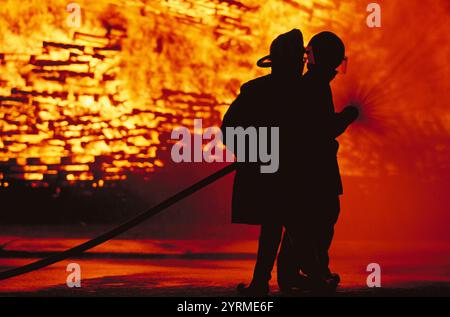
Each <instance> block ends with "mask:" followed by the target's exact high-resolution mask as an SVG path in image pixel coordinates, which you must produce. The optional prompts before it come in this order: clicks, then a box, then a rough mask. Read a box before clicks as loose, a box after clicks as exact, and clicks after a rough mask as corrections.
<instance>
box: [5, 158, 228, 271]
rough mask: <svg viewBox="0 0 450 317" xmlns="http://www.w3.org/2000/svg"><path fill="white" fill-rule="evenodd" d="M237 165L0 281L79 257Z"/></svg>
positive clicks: (27, 265)
mask: <svg viewBox="0 0 450 317" xmlns="http://www.w3.org/2000/svg"><path fill="white" fill-rule="evenodd" d="M236 166H237V164H236V163H232V164H230V165H227V166H226V167H224V168H222V169H220V170H219V171H217V172H215V173H213V174H211V175H209V176H208V177H205V178H203V179H202V180H200V181H198V182H197V183H195V184H193V185H191V186H189V187H187V188H185V189H183V190H182V191H180V192H178V193H176V194H175V195H173V196H171V197H169V198H167V199H166V200H164V201H162V202H160V203H159V204H157V205H156V206H154V207H152V208H150V209H149V210H147V211H144V212H142V213H140V214H138V215H136V216H135V217H133V218H131V219H130V220H128V221H126V222H124V223H123V224H121V225H119V226H117V227H115V228H113V229H111V230H109V231H107V232H105V233H103V234H101V235H99V236H97V237H95V238H93V239H91V240H89V241H86V242H84V243H82V244H79V245H77V246H75V247H73V248H70V249H67V250H65V251H63V252H60V253H57V254H54V255H51V256H49V257H47V258H44V259H40V260H38V261H35V262H32V263H29V264H26V265H24V266H21V267H17V268H14V269H10V270H6V271H3V272H0V280H5V279H8V278H11V277H14V276H18V275H22V274H25V273H28V272H32V271H36V270H39V269H41V268H44V267H46V266H49V265H52V264H54V263H57V262H60V261H63V260H65V259H67V258H70V257H73V256H76V255H80V254H81V253H83V252H84V251H87V250H89V249H92V248H93V247H96V246H98V245H99V244H102V243H104V242H106V241H108V240H111V239H112V238H114V237H116V236H118V235H119V234H122V233H124V232H125V231H127V230H129V229H131V228H133V227H135V226H137V225H138V224H140V223H142V222H143V221H145V220H147V219H148V218H151V217H153V216H155V215H156V214H158V213H160V212H161V211H163V210H164V209H166V208H168V207H170V206H172V205H173V204H175V203H177V202H179V201H180V200H182V199H184V198H186V197H188V196H190V195H192V194H193V193H195V192H197V191H199V190H200V189H202V188H204V187H206V186H208V185H209V184H211V183H213V182H215V181H216V180H218V179H220V178H222V177H223V176H225V175H227V174H229V173H231V172H233V171H234V170H235V169H236Z"/></svg>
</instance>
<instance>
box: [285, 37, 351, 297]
mask: <svg viewBox="0 0 450 317" xmlns="http://www.w3.org/2000/svg"><path fill="white" fill-rule="evenodd" d="M308 49H309V54H313V56H310V58H309V59H308V71H307V73H306V74H305V75H304V76H303V78H302V97H301V98H302V104H303V105H304V109H303V115H302V116H303V118H304V119H303V120H302V123H303V125H302V127H301V133H302V134H303V136H304V137H302V138H301V142H302V145H303V148H304V149H305V152H306V155H304V156H303V157H302V160H301V162H300V164H301V165H302V166H303V168H297V169H294V170H293V173H295V174H294V177H296V178H299V179H302V183H303V184H305V186H302V187H301V189H300V190H301V197H302V198H301V199H302V201H301V203H300V205H301V206H302V207H301V209H302V210H301V211H300V215H301V218H300V219H299V220H298V221H300V222H302V223H303V224H304V225H303V226H302V228H303V229H304V230H305V231H306V233H305V234H306V235H307V236H308V237H307V240H308V241H306V242H305V241H303V242H297V241H295V239H296V235H293V234H292V232H290V231H289V230H287V232H286V234H285V236H284V238H283V243H282V247H281V250H280V254H279V257H278V267H277V272H278V284H279V286H280V288H281V289H282V290H288V289H290V288H305V287H316V288H324V287H325V288H331V289H332V288H335V287H336V286H337V284H338V283H339V281H340V277H339V275H337V274H335V273H331V271H330V269H329V256H328V250H329V248H330V245H331V241H332V239H333V235H334V225H335V223H336V221H337V219H338V216H339V212H340V204H339V195H341V194H342V193H343V189H342V182H341V177H340V173H339V166H338V162H337V151H338V148H339V143H338V142H337V141H336V140H335V138H336V137H337V136H339V135H340V134H342V133H343V132H344V131H345V129H346V128H347V127H348V126H349V125H350V124H351V123H352V122H353V121H354V120H356V118H357V117H358V110H357V109H356V108H355V107H353V106H348V107H346V108H345V109H344V110H343V111H342V112H341V113H335V110H334V105H333V99H332V92H331V88H330V85H329V83H330V81H331V80H333V79H334V77H335V76H336V74H337V71H336V69H337V68H338V67H339V65H340V64H341V63H342V61H343V60H344V58H345V47H344V44H343V42H342V41H341V40H340V39H339V37H337V36H336V35H335V34H333V33H331V32H322V33H319V34H317V35H315V36H314V37H313V38H312V39H311V41H310V42H309V44H308ZM307 242H310V243H311V244H312V246H313V247H312V248H311V246H308V247H307V248H306V250H302V247H303V246H304V245H305V244H307ZM299 270H301V271H302V272H303V273H304V274H305V275H307V276H308V279H309V280H306V279H305V278H304V277H303V275H299V274H298V272H299Z"/></svg>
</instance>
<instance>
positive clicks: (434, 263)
mask: <svg viewBox="0 0 450 317" xmlns="http://www.w3.org/2000/svg"><path fill="white" fill-rule="evenodd" d="M7 241H9V244H6V245H5V246H4V248H3V249H4V251H5V252H4V253H3V255H2V257H1V258H0V269H1V270H6V269H9V268H13V267H17V266H21V265H24V264H27V263H30V262H31V261H35V260H36V259H37V258H39V257H41V256H45V255H48V254H51V253H52V252H55V251H60V250H63V249H65V248H67V247H69V246H73V245H75V244H77V243H80V242H82V241H84V240H83V239H57V238H54V237H52V238H47V239H43V238H40V239H32V238H29V239H17V240H16V239H11V237H3V238H1V239H0V242H1V243H3V244H4V243H6V242H7ZM255 250H256V243H255V241H253V240H252V241H250V240H249V241H244V242H233V241H220V240H214V241H210V240H112V241H110V242H108V243H106V244H104V245H102V246H99V247H97V248H95V249H93V250H92V251H91V252H90V253H88V254H87V255H86V256H84V257H80V258H74V259H70V260H66V261H63V262H60V263H56V264H54V265H51V266H49V267H47V268H43V269H41V270H38V271H35V272H31V273H27V274H25V275H22V276H18V277H14V278H11V279H8V280H4V281H0V296H234V295H236V292H235V288H236V285H237V284H238V283H240V282H248V281H249V279H250V277H251V273H252V269H253V264H254V251H255ZM449 251H450V248H449V246H448V245H447V244H443V243H422V244H413V245H409V248H407V247H405V245H403V244H402V243H395V242H389V243H382V242H345V241H336V243H335V245H334V246H333V251H332V259H333V260H332V267H333V270H334V271H336V272H339V273H340V274H341V277H342V283H341V286H340V287H339V289H338V290H337V293H336V295H338V296H450V252H449ZM12 255H14V256H12ZM73 262H75V263H78V264H79V265H80V267H81V287H80V288H69V287H67V285H66V279H67V276H68V275H69V274H70V272H67V271H66V267H67V265H68V264H69V263H73ZM369 263H378V264H379V265H380V267H381V286H382V287H381V288H377V289H373V288H368V287H367V284H366V279H367V276H368V275H369V272H367V271H366V267H367V265H368V264H369ZM271 290H272V292H271V293H272V294H273V295H275V296H279V295H280V293H279V291H278V289H277V286H276V274H274V278H273V281H272V285H271ZM295 295H300V296H304V295H308V294H295Z"/></svg>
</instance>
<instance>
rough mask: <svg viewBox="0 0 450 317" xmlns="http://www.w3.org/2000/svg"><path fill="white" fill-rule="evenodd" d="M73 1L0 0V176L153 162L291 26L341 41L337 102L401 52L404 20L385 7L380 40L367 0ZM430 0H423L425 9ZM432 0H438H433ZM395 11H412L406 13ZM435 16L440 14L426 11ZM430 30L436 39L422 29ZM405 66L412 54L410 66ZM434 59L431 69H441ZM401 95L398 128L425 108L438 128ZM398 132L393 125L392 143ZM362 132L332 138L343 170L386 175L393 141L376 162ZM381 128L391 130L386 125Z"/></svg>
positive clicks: (380, 103) (111, 176)
mask: <svg viewBox="0 0 450 317" xmlns="http://www.w3.org/2000/svg"><path fill="white" fill-rule="evenodd" d="M379 2H380V3H381V4H382V7H383V10H384V11H383V14H384V15H383V16H384V17H387V16H391V17H392V16H393V15H394V13H395V12H396V14H399V13H400V12H401V11H399V6H398V5H396V4H389V3H388V2H386V1H379ZM76 3H77V4H79V6H80V9H81V24H80V26H79V27H73V26H70V25H68V24H67V18H68V16H69V15H70V14H72V13H71V12H68V11H67V4H68V2H67V1H62V0H48V1H35V2H34V1H31V2H23V1H13V0H7V1H2V10H1V11H0V15H1V22H0V26H1V30H2V36H1V38H0V43H1V45H0V107H1V111H0V135H1V139H0V151H1V156H0V166H1V169H0V172H1V173H0V179H1V180H2V184H3V185H4V186H6V185H5V184H10V183H11V180H17V179H19V180H21V179H22V180H28V181H32V182H38V183H48V182H52V181H57V182H63V183H64V182H66V183H68V184H73V183H75V182H77V181H84V180H85V181H89V182H92V183H95V184H96V185H95V186H99V185H100V181H102V184H107V183H108V181H114V180H123V179H126V177H127V175H128V173H130V172H133V173H142V174H144V175H148V174H149V173H152V172H153V171H155V170H156V169H157V168H159V167H162V166H163V165H164V164H165V163H167V162H166V158H167V157H166V153H167V149H168V148H169V147H170V140H169V136H170V132H171V131H172V129H173V128H174V127H176V126H177V125H183V126H192V122H193V119H194V118H202V119H203V120H204V123H205V125H207V126H210V125H218V124H220V119H221V115H222V114H223V113H224V111H225V110H226V109H227V106H228V105H229V104H230V103H231V102H232V100H233V99H234V98H235V97H236V95H237V93H238V91H239V86H240V85H241V84H242V83H243V82H245V81H247V80H250V79H252V78H254V77H257V76H260V75H262V74H264V71H262V70H260V69H257V68H256V67H255V65H254V63H255V61H256V60H257V59H258V58H259V57H261V56H263V55H265V54H266V53H267V51H268V47H269V45H270V42H271V40H272V39H273V38H274V37H275V36H276V35H278V34H280V33H282V32H286V31H288V30H290V29H292V28H294V27H295V28H300V29H301V30H302V32H303V34H304V38H305V41H307V40H308V39H309V38H310V37H311V35H313V34H314V33H316V32H318V31H321V30H324V29H329V30H333V31H335V32H336V33H338V34H339V35H341V36H342V37H343V39H344V42H345V43H346V44H347V56H349V58H350V60H349V69H348V74H347V75H345V76H343V77H341V78H338V79H337V80H336V83H335V84H336V88H337V89H336V94H335V96H336V101H337V106H338V107H340V106H342V105H341V104H342V103H345V102H347V101H348V98H347V97H348V91H350V90H352V91H353V92H355V91H356V90H358V89H359V90H361V89H362V90H364V89H366V92H367V91H369V90H370V89H369V88H370V87H372V88H373V87H375V88H377V87H378V88H379V86H378V85H379V83H380V81H386V79H387V78H389V77H388V74H386V73H387V72H389V71H390V70H395V69H396V67H397V66H396V64H395V63H394V62H401V61H402V60H401V56H402V54H397V52H395V50H401V48H402V47H404V46H405V45H403V44H401V40H402V36H401V34H406V33H408V32H407V31H405V30H404V29H403V27H402V25H404V24H405V23H404V22H402V17H400V16H399V17H396V18H395V19H394V20H395V22H392V21H393V20H392V19H391V20H389V19H384V18H383V28H385V29H388V30H390V31H392V32H393V33H395V32H394V31H395V30H399V32H400V33H401V34H400V35H398V37H396V40H398V41H399V42H398V43H393V41H391V42H389V41H387V42H386V41H385V40H386V38H385V37H384V35H383V33H382V31H380V30H371V29H369V28H368V27H367V25H366V24H365V18H366V16H367V12H366V10H365V8H366V5H367V3H359V2H356V1H351V0H334V1H332V0H302V1H300V0H285V1H277V0H270V1H265V2H261V1H256V0H242V1H239V0H213V1H204V0H170V1H162V0H161V1H156V0H155V1H144V0H130V1H126V2H123V1H116V0H110V1H107V0H105V1H95V3H94V2H92V1H87V0H83V1H81V0H80V1H77V2H76ZM440 3H441V2H439V1H438V2H436V4H433V5H432V8H431V9H432V11H433V10H435V9H436V7H439V6H440V5H441V4H440ZM442 4H443V5H444V7H445V1H442ZM420 5H421V4H420V2H414V3H413V2H411V3H409V4H407V6H409V7H408V8H410V9H411V8H412V10H413V11H414V12H416V11H420ZM430 6H431V5H430ZM431 9H430V10H431ZM433 12H434V11H433ZM444 12H445V11H444ZM403 18H404V19H406V20H407V21H410V20H411V19H412V17H411V16H409V15H407V13H405V16H404V17H403ZM445 18H446V16H445V14H441V15H438V16H437V17H435V18H434V22H436V21H440V20H445ZM436 23H437V22H436ZM406 24H408V23H406ZM417 25H418V24H417ZM413 29H417V30H418V29H419V28H418V27H417V28H416V27H413ZM435 31H436V29H435ZM437 31H441V29H437ZM417 34H419V33H417ZM443 34H444V33H443ZM445 34H446V33H445ZM419 35H420V34H419ZM421 36H422V38H424V36H425V34H422V35H421ZM412 40H413V41H412ZM447 40H448V35H447ZM428 42H429V43H428V44H431V45H435V44H436V43H435V41H434V42H433V40H432V39H431V40H429V41H428ZM444 42H445V41H444ZM447 42H448V41H447ZM409 43H412V44H411V46H413V44H414V45H417V47H415V49H416V50H418V51H419V52H420V51H422V52H426V51H427V50H426V47H423V46H421V45H420V41H419V40H418V39H417V40H416V39H410V41H409ZM381 45H382V46H381ZM411 49H413V47H411ZM446 52H447V53H448V48H447V49H446V50H445V49H444V50H441V51H436V54H437V55H435V56H431V57H428V58H429V59H432V60H433V63H435V62H436V61H438V60H439V58H442V60H445V57H446V56H448V54H447V55H446ZM438 55H439V56H438ZM427 56H428V55H427ZM423 58H426V57H423ZM417 61H418V62H419V60H417ZM391 62H392V63H391ZM436 63H437V62H436ZM381 64H384V66H387V67H385V68H384V69H383V68H382V67H381V66H382V65H381ZM376 65H378V66H379V67H375V66H376ZM416 66H418V65H414V60H412V62H411V65H410V67H411V68H414V67H416ZM417 69H418V68H417ZM444 70H445V68H444ZM432 71H433V73H432V74H431V75H433V74H434V77H438V76H440V75H443V74H445V73H444V71H442V72H441V71H436V70H435V69H433V70H432ZM417 74H419V73H414V72H413V71H412V72H411V75H412V76H415V75H417ZM394 76H397V77H396V79H398V80H399V81H395V80H392V78H391V80H390V81H386V86H385V88H386V89H387V90H390V91H394V92H396V93H397V95H396V96H395V98H400V97H401V95H402V93H406V90H405V88H404V87H405V85H408V80H409V79H408V78H410V77H409V76H406V75H401V74H396V73H394ZM446 76H447V77H446V78H447V82H448V75H446ZM431 77H433V76H431ZM352 84H354V85H353V86H351V85H352ZM445 85H447V86H448V83H446V84H444V86H445ZM421 88H423V87H421ZM444 88H445V87H442V88H440V89H439V92H442V91H444ZM379 90H380V89H378V91H379ZM387 90H386V91H387ZM375 91H376V89H375ZM386 91H385V92H386ZM371 93H372V92H371ZM364 94H365V92H364V91H363V93H362V95H364ZM398 95H400V96H398ZM413 95H414V92H412V95H410V96H409V98H406V99H403V100H401V101H400V102H399V103H398V104H397V105H396V107H393V108H392V109H393V113H392V115H396V116H398V117H399V119H400V120H401V122H402V124H403V125H404V129H405V130H404V131H403V132H405V133H404V134H407V133H408V131H410V130H412V129H413V128H414V127H420V124H421V123H420V122H419V121H420V120H423V121H422V123H423V122H427V120H428V121H433V120H434V122H435V124H438V125H440V126H441V127H442V129H447V131H448V129H449V126H450V125H449V124H448V109H447V111H445V110H443V115H442V116H435V115H434V114H435V112H433V115H432V116H430V114H429V113H428V114H427V115H426V116H425V117H422V118H421V119H420V120H419V118H418V117H417V116H413V117H411V118H409V117H408V115H406V114H405V112H406V109H408V107H411V106H412V107H414V108H415V109H416V110H419V111H420V109H419V108H420V106H417V105H415V104H413V105H411V104H406V103H407V100H412V102H413V103H414V101H415V100H417V99H416V98H413V97H412V96H413ZM373 97H374V100H373V101H371V103H372V104H374V105H375V108H377V111H379V110H380V109H381V110H382V111H385V112H386V113H387V112H388V110H387V109H386V108H387V107H388V106H390V105H391V103H389V102H386V96H385V95H382V94H378V95H377V94H375V95H373ZM383 98H384V99H383ZM375 99H376V100H375ZM391 101H392V100H391ZM421 101H425V100H421ZM367 104H369V103H367ZM402 111H403V113H402ZM422 114H423V113H422ZM379 118H382V119H383V116H380V117H379ZM383 120H384V119H383ZM411 120H413V121H411ZM411 122H414V124H411ZM436 122H437V123H436ZM384 123H386V124H387V125H388V126H389V124H391V123H392V122H390V121H389V120H386V122H384ZM384 123H383V124H384ZM392 127H393V125H391V126H389V127H388V128H392ZM394 128H395V127H394ZM438 128H439V127H438ZM365 133H368V134H369V135H368V136H367V134H365ZM370 133H372V134H370ZM437 133H441V132H440V131H437ZM404 134H403V135H402V134H398V135H397V137H398V139H396V141H395V142H397V141H398V140H401V139H402V138H404ZM374 135H375V132H373V131H369V130H367V129H366V130H365V132H364V133H360V134H359V136H358V135H357V134H356V129H355V131H354V132H352V131H350V133H349V134H348V135H347V136H345V137H344V138H343V140H342V149H341V163H342V166H343V167H344V168H343V172H344V173H345V174H347V175H363V174H371V173H372V172H373V171H374V170H377V171H381V170H382V173H387V174H392V173H396V172H398V171H399V169H401V168H402V160H398V158H399V156H398V155H397V156H396V154H395V152H394V151H391V152H390V153H389V155H388V156H387V159H386V160H385V161H384V162H382V160H381V159H380V156H381V155H383V151H384V150H385V147H386V146H388V147H389V144H388V145H386V144H383V145H382V146H381V145H380V144H378V143H377V142H379V138H378V139H377V137H379V136H376V135H375V137H374V138H372V137H373V136H374ZM362 136H367V138H365V139H363V137H362ZM389 139H390V140H391V141H392V143H395V142H394V141H393V134H390V135H389ZM364 147H365V149H364ZM368 148H369V150H368ZM434 150H435V151H436V153H437V155H440V157H441V159H442V160H445V158H446V157H447V153H448V149H447V147H446V145H445V144H444V143H442V142H441V141H439V142H437V144H435V149H434ZM421 159H423V160H424V161H423V162H421V163H420V164H426V162H425V160H426V159H428V158H427V157H421ZM374 166H376V167H378V166H382V168H381V169H377V168H375V169H374Z"/></svg>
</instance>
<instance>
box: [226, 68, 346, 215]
mask: <svg viewBox="0 0 450 317" xmlns="http://www.w3.org/2000/svg"><path fill="white" fill-rule="evenodd" d="M350 122H351V120H350V119H349V117H348V115H346V114H345V113H335V111H334V105H333V100H332V94H331V88H330V86H329V84H328V82H323V81H322V80H320V79H318V78H315V77H314V76H313V75H311V74H308V73H307V74H305V76H303V77H300V76H298V77H296V78H289V79H283V78H277V77H275V76H274V75H272V74H271V75H267V76H264V77H260V78H257V79H254V80H251V81H249V82H247V83H245V84H244V85H242V87H241V91H240V94H239V95H238V97H237V98H236V100H235V101H234V102H233V103H232V104H231V106H230V108H229V109H228V111H227V113H226V114H225V116H224V119H223V122H222V127H221V129H222V133H223V136H224V144H225V145H227V139H226V128H227V127H232V128H234V127H243V128H247V127H255V128H259V127H267V128H268V129H270V127H278V128H279V152H278V155H279V168H278V170H277V171H276V172H275V173H273V174H263V173H261V171H260V163H258V162H257V163H249V162H243V163H238V164H239V166H238V168H237V170H236V175H235V179H234V185H233V197H232V222H233V223H244V224H265V223H279V224H285V223H286V222H288V221H296V220H298V219H301V218H303V216H304V215H305V213H308V212H311V210H309V209H312V208H313V207H314V205H315V203H316V202H317V200H320V199H329V198H332V197H336V196H337V195H340V194H342V191H343V190H342V182H341V177H340V172H339V166H338V162H337V150H338V147H339V144H338V142H337V141H336V140H335V138H336V137H337V136H339V135H340V134H341V133H343V132H344V130H345V129H346V128H347V126H348V125H349V124H350ZM258 137H259V135H258ZM258 141H259V140H258ZM234 143H235V144H236V142H234ZM269 149H270V146H269ZM234 150H236V149H234ZM235 152H236V151H235ZM246 152H247V153H248V146H247V148H246ZM272 154H273V155H275V153H272Z"/></svg>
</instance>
